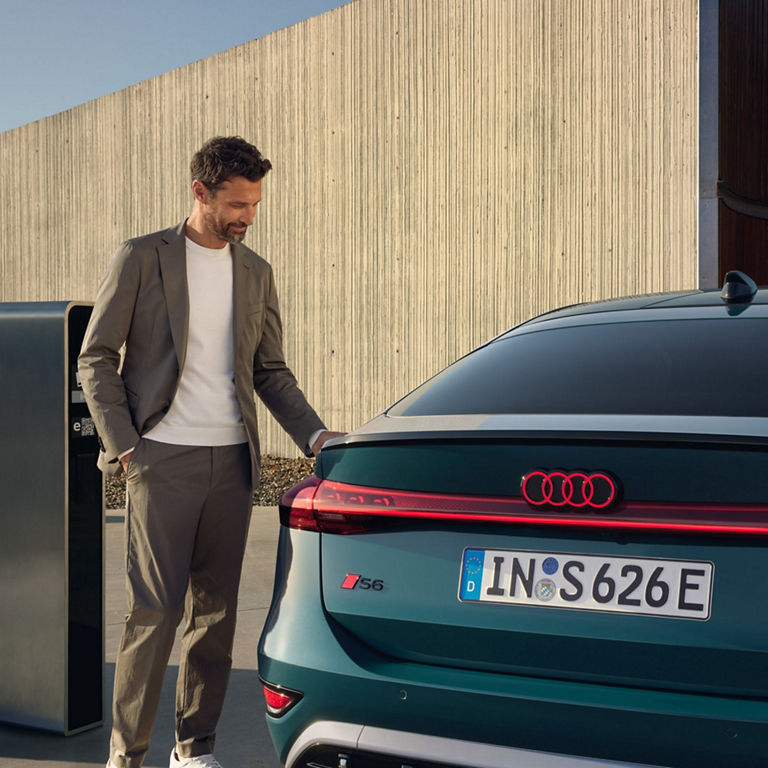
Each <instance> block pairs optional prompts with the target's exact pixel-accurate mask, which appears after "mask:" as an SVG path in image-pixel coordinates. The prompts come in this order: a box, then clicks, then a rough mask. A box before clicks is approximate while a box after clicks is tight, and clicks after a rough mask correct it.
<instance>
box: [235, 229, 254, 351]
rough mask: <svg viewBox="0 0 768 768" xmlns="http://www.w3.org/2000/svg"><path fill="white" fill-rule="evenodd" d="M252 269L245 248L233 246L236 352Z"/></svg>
mask: <svg viewBox="0 0 768 768" xmlns="http://www.w3.org/2000/svg"><path fill="white" fill-rule="evenodd" d="M250 270H251V267H250V265H249V264H248V259H247V257H246V251H245V248H244V247H243V246H242V245H240V243H237V244H236V245H233V246H232V286H233V288H232V294H233V304H232V314H233V322H232V332H233V333H234V334H235V350H237V348H238V340H239V339H241V338H243V331H244V329H245V312H246V308H247V307H248V281H249V274H250Z"/></svg>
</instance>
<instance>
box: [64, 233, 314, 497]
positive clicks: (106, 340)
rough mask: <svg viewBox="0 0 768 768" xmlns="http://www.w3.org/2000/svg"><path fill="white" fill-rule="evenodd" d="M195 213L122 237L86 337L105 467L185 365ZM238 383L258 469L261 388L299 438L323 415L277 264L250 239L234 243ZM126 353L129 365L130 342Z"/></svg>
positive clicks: (87, 386)
mask: <svg viewBox="0 0 768 768" xmlns="http://www.w3.org/2000/svg"><path fill="white" fill-rule="evenodd" d="M185 223H186V222H182V223H181V224H179V225H177V226H175V227H172V228H171V229H167V230H164V231H161V232H155V233H153V234H151V235H145V236H144V237H138V238H135V239H133V240H128V241H127V242H125V243H123V244H122V245H121V246H120V247H119V248H118V249H117V252H116V253H115V256H114V258H113V260H112V262H111V264H110V266H109V269H108V271H107V274H106V276H105V278H104V280H103V281H102V284H101V287H100V288H99V292H98V295H97V297H96V303H95V306H94V308H93V314H92V315H91V320H90V322H89V324H88V329H87V330H86V333H85V338H84V339H83V346H82V349H81V351H80V357H79V359H78V371H79V373H80V379H81V381H82V386H83V391H84V393H85V398H86V401H87V403H88V408H89V409H90V412H91V415H92V417H93V420H94V422H95V424H96V430H97V432H98V434H99V440H100V443H101V449H102V450H101V455H100V456H99V467H100V468H101V469H102V470H104V471H106V472H108V473H110V474H111V473H117V472H119V471H120V469H121V465H120V462H119V461H118V460H117V457H118V455H119V454H121V453H124V452H125V451H127V450H129V449H131V448H132V447H133V446H134V445H136V443H137V442H138V440H139V438H140V437H141V435H143V434H145V433H146V432H147V431H149V430H150V429H152V427H154V426H155V424H157V423H158V422H159V421H160V420H161V419H162V418H163V416H164V415H165V414H166V413H167V411H168V408H169V407H170V404H171V401H172V400H173V397H174V394H175V393H176V387H177V386H178V382H179V372H180V371H181V370H183V368H184V356H185V354H186V349H187V334H188V330H189V326H188V323H189V297H188V291H187V269H186V245H185V240H184V226H185ZM232 263H233V284H234V289H233V293H234V312H233V316H234V322H233V325H234V327H233V333H234V339H235V360H234V376H235V392H236V395H237V400H238V403H239V405H240V411H241V413H242V416H243V422H244V425H245V430H246V433H247V435H248V444H249V447H250V451H251V463H252V467H253V484H254V486H255V485H256V484H257V483H258V477H259V464H260V462H259V436H258V425H257V418H256V407H255V403H254V390H255V392H256V393H257V394H258V395H259V397H260V398H261V399H262V400H263V402H264V403H265V404H266V406H267V407H268V408H269V410H270V411H271V412H272V414H273V415H274V417H275V418H276V419H277V421H278V422H279V423H280V425H281V426H282V427H283V428H284V429H285V430H286V432H288V434H289V435H290V436H291V437H292V438H293V440H294V442H296V444H297V445H298V446H299V447H300V448H301V449H302V450H303V451H304V452H305V453H307V454H308V455H311V454H310V453H309V451H308V445H307V442H308V440H309V437H310V436H311V435H312V433H313V432H315V431H316V430H318V429H324V428H325V427H324V425H323V422H322V421H321V420H320V418H319V417H318V415H317V414H316V413H315V411H314V410H313V409H312V407H311V406H310V405H309V403H308V402H307V400H306V398H305V397H304V394H303V393H302V391H301V390H300V389H299V387H298V385H297V383H296V379H295V377H294V375H293V374H292V373H291V371H290V370H289V368H288V366H287V365H286V364H285V361H284V355H283V343H282V324H281V322H280V312H279V308H278V303H277V293H276V291H275V282H274V278H273V276H272V268H271V267H270V266H269V264H267V262H266V261H264V259H262V258H261V257H260V256H258V255H257V254H256V253H254V252H253V251H252V250H250V249H249V248H246V247H245V246H244V245H242V243H240V244H237V245H235V246H233V259H232ZM123 344H125V358H124V360H123V362H122V366H121V349H122V347H123Z"/></svg>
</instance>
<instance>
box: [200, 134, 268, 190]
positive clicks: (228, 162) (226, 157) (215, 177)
mask: <svg viewBox="0 0 768 768" xmlns="http://www.w3.org/2000/svg"><path fill="white" fill-rule="evenodd" d="M270 168H272V163H270V162H269V160H267V158H266V157H264V156H263V155H262V154H261V152H259V150H258V149H256V147H254V146H253V144H249V143H248V142H247V141H246V140H245V139H241V138H240V137H239V136H216V137H214V138H212V139H209V140H208V141H206V142H205V144H203V146H202V147H201V148H200V149H199V150H198V151H197V152H195V156H194V157H193V158H192V162H191V163H190V165H189V170H190V171H191V172H192V181H195V179H199V180H200V181H202V182H203V184H205V186H206V187H208V189H210V190H211V191H212V192H215V191H216V190H217V189H219V188H220V187H221V185H222V184H223V183H224V182H225V181H227V180H228V179H231V178H233V177H235V176H243V177H244V178H246V179H248V181H259V180H260V179H263V178H264V176H266V174H267V171H269V169H270Z"/></svg>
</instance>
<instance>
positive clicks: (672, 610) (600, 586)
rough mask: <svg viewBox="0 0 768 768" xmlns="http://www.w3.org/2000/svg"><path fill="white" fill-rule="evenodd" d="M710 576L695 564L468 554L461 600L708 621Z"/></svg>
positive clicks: (710, 569)
mask: <svg viewBox="0 0 768 768" xmlns="http://www.w3.org/2000/svg"><path fill="white" fill-rule="evenodd" d="M713 577H714V565H713V564H712V563H710V562H706V561H700V560H663V559H659V558H638V557H632V558H628V557H603V556H601V555H581V554H571V553H562V552H531V551H528V550H521V551H515V550H507V549H465V550H464V556H463V558H462V562H461V573H460V577H459V600H461V601H468V602H469V601H474V602H481V603H504V604H508V605H529V606H540V607H546V608H570V609H577V610H584V611H608V612H614V613H637V614H643V615H646V616H667V617H672V618H681V619H700V620H706V619H708V618H709V615H710V608H711V604H712V584H713Z"/></svg>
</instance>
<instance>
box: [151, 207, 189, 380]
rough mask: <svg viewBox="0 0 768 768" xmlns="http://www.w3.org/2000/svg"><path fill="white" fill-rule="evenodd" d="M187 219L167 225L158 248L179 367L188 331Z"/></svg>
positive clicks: (183, 355) (182, 359) (184, 353)
mask: <svg viewBox="0 0 768 768" xmlns="http://www.w3.org/2000/svg"><path fill="white" fill-rule="evenodd" d="M185 224H186V221H184V222H183V223H181V224H180V225H179V226H178V227H175V228H174V229H169V230H168V232H167V233H166V236H165V244H164V245H162V246H160V248H158V256H159V259H160V279H161V280H162V283H163V292H164V293H165V303H166V306H167V308H168V320H169V322H170V325H171V337H172V338H173V346H174V349H175V351H176V359H177V360H178V361H179V371H181V370H182V369H183V368H184V360H185V357H186V354H187V334H188V333H189V290H188V288H187V251H186V244H185V241H184V226H185Z"/></svg>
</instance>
